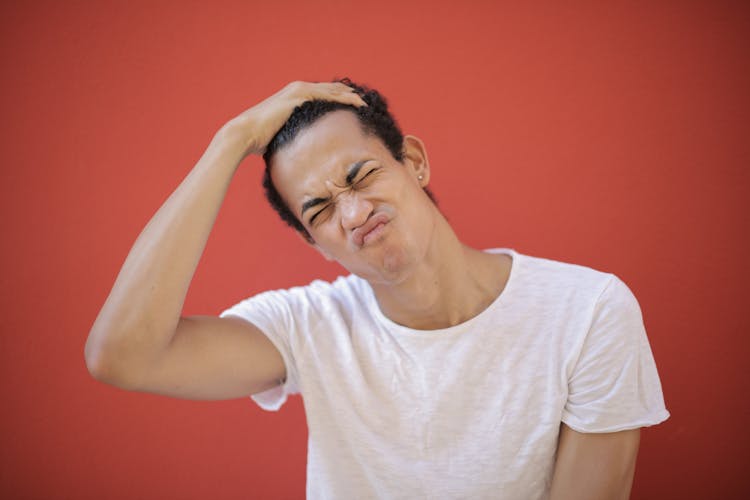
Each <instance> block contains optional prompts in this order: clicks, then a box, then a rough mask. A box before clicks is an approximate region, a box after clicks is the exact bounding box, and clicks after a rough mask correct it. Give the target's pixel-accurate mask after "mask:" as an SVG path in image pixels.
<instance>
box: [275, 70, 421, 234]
mask: <svg viewBox="0 0 750 500" xmlns="http://www.w3.org/2000/svg"><path fill="white" fill-rule="evenodd" d="M339 81H340V82H341V83H344V84H346V85H348V86H349V87H351V88H352V89H354V91H355V92H356V93H357V94H359V95H360V97H362V99H363V100H364V101H365V102H366V103H367V106H361V107H355V106H351V105H348V104H342V103H339V102H332V101H322V100H313V101H307V102H305V103H303V104H302V105H300V106H297V107H296V108H295V109H294V111H293V112H292V114H291V116H290V117H289V119H288V120H287V121H286V123H285V124H284V126H283V127H281V129H280V130H279V131H278V132H277V133H276V135H275V136H274V137H273V139H271V142H270V143H269V144H268V146H267V147H266V150H265V152H264V153H263V160H264V161H265V164H266V168H265V171H264V174H263V188H264V190H265V194H266V198H267V199H268V202H269V203H270V204H271V206H272V207H273V209H274V210H276V212H277V213H278V214H279V216H280V217H281V219H282V220H283V221H284V222H286V223H287V224H288V225H290V226H291V227H293V228H294V229H295V230H297V231H298V232H299V233H300V234H301V235H302V236H303V237H304V238H305V239H306V240H307V241H308V242H309V243H313V242H314V240H313V238H312V237H311V235H310V233H309V232H308V231H307V229H306V228H305V226H304V224H302V222H301V221H300V220H299V218H298V217H297V216H296V215H295V214H294V212H293V211H292V210H290V208H289V206H288V205H287V203H286V202H285V201H284V200H283V198H282V197H281V195H280V193H279V191H278V190H277V188H276V186H275V185H274V183H273V181H272V179H271V168H272V164H273V158H274V155H275V154H276V153H277V152H278V151H279V150H281V149H283V148H284V147H285V146H287V145H288V144H290V143H291V142H293V141H294V139H295V138H296V137H297V136H298V135H299V133H300V132H301V131H303V130H304V129H306V128H307V127H309V126H310V125H312V124H313V123H314V122H316V121H317V120H318V119H320V118H321V117H323V116H325V115H326V114H328V113H331V112H333V111H338V110H348V111H350V112H351V113H353V114H354V115H355V116H356V117H357V119H358V121H359V125H360V126H361V128H362V131H363V132H365V133H366V134H371V135H373V136H375V137H377V138H378V139H380V141H381V142H382V143H383V145H384V146H385V147H386V148H387V149H388V151H389V152H390V154H391V155H392V157H393V158H394V159H395V160H397V161H399V162H400V161H402V160H403V154H404V151H403V147H404V135H403V134H402V133H401V130H400V129H399V126H398V124H397V123H396V121H395V119H394V118H393V116H392V115H391V113H390V111H389V110H388V104H387V102H386V100H385V98H384V97H383V96H381V95H380V93H378V91H377V90H374V89H369V88H367V87H364V86H361V85H357V84H356V83H354V82H352V81H351V80H349V79H348V78H344V79H342V80H339ZM424 191H425V193H427V195H428V196H429V197H430V199H432V201H433V202H435V203H436V200H435V197H434V195H433V194H432V192H431V191H430V190H429V188H428V187H426V186H425V187H424Z"/></svg>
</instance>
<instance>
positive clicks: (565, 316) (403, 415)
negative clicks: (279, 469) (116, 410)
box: [86, 80, 669, 499]
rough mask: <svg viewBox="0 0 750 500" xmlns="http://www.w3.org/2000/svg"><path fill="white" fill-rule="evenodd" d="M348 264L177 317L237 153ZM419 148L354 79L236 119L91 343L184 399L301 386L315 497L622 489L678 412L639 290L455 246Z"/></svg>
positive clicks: (134, 382)
mask: <svg viewBox="0 0 750 500" xmlns="http://www.w3.org/2000/svg"><path fill="white" fill-rule="evenodd" d="M260 153H263V154H264V158H265V160H266V179H265V182H264V184H265V186H266V190H267V195H268V197H269V200H270V201H271V203H272V205H273V206H274V207H275V208H276V209H277V210H278V211H279V213H280V214H281V216H282V218H283V219H284V220H286V221H287V222H288V223H289V224H290V225H292V226H293V227H295V228H296V229H297V230H298V231H299V232H300V234H301V235H302V236H303V237H304V238H305V239H306V240H307V241H308V242H309V243H310V245H311V246H313V247H314V248H315V249H316V250H318V251H319V252H320V253H321V254H322V255H323V256H325V257H326V258H328V259H334V260H336V261H338V262H339V263H340V264H342V265H343V266H344V267H345V268H346V269H347V270H348V271H350V272H351V273H352V274H351V275H350V276H346V277H341V278H339V279H338V280H336V281H335V282H333V283H324V282H321V281H316V282H313V283H312V284H310V285H309V286H306V287H297V288H293V289H290V290H280V291H272V292H265V293H263V294H260V295H258V296H256V297H253V298H250V299H248V300H246V301H243V302H242V303H240V304H237V305H236V306H234V307H233V308H231V309H229V310H227V311H225V312H224V313H223V314H222V315H221V317H220V318H212V317H181V309H182V304H183V300H184V297H185V294H186V293H187V289H188V285H189V283H190V280H191V277H192V275H193V272H194V271H195V268H196V266H197V264H198V260H199V258H200V255H201V253H202V251H203V247H204V245H205V243H206V240H207V238H208V235H209V232H210V230H211V227H212V225H213V222H214V219H215V217H216V214H217V212H218V210H219V206H220V205H221V202H222V200H223V198H224V195H225V193H226V189H227V186H228V185H229V182H230V180H231V178H232V175H233V173H234V171H235V170H236V168H237V166H238V165H239V163H240V162H241V160H242V159H243V158H244V157H245V156H247V155H248V154H260ZM429 180H430V164H429V161H428V159H427V154H426V150H425V146H424V144H422V142H421V141H420V140H419V139H418V138H416V137H414V136H409V135H407V136H403V135H402V134H401V132H400V130H399V129H398V127H397V126H396V124H395V122H394V121H393V119H392V117H391V115H390V113H389V111H388V109H387V106H386V104H385V101H384V100H383V99H382V98H381V97H380V95H379V94H378V93H377V92H375V91H370V90H368V89H365V88H362V87H359V86H357V85H355V84H353V83H351V82H349V81H348V80H345V81H342V82H334V83H301V82H296V83H292V84H290V85H288V86H287V87H285V88H284V89H283V90H281V91H280V92H279V93H277V94H275V95H273V96H271V97H270V98H268V99H266V100H265V101H263V102H261V103H260V104H258V105H257V106H255V107H253V108H251V109H249V110H247V111H245V112H244V113H242V114H241V115H239V116H238V117H236V118H235V119H233V120H231V121H230V122H229V123H227V124H226V125H225V126H224V127H223V128H222V129H221V130H220V131H219V132H218V133H217V134H216V136H215V137H214V139H213V140H212V142H211V144H210V145H209V147H208V149H207V150H206V152H205V154H204V155H203V156H202V158H201V159H200V160H199V162H198V164H197V165H196V166H195V167H194V169H193V170H192V171H191V172H190V174H189V175H188V176H187V178H186V179H185V180H184V181H183V182H182V184H181V185H180V186H179V187H178V188H177V190H176V191H175V192H174V193H173V194H172V196H171V197H170V198H169V199H168V200H167V201H166V202H165V204H164V205H163V206H162V207H161V209H160V210H159V211H158V212H157V214H156V215H155V216H154V217H153V219H152V220H151V221H150V222H149V224H148V225H147V226H146V228H145V229H144V231H143V233H142V234H141V235H140V236H139V238H138V240H137V241H136V243H135V245H134V246H133V249H132V250H131V252H130V254H129V256H128V258H127V260H126V262H125V264H124V265H123V268H122V271H121V272H120V275H119V276H118V278H117V281H116V282H115V285H114V288H113V290H112V293H111V294H110V296H109V297H108V299H107V301H106V303H105V304H104V306H103V308H102V310H101V312H100V314H99V316H98V318H97V320H96V322H95V324H94V326H93V327H92V330H91V333H90V336H89V340H88V342H87V345H86V362H87V364H88V366H89V369H90V371H91V373H92V374H93V375H94V376H95V377H96V378H98V379H100V380H103V381H105V382H108V383H112V384H115V385H117V386H120V387H123V388H127V389H132V390H139V391H149V392H154V393H159V394H165V395H170V396H175V397H183V398H192V399H223V398H234V397H242V396H245V395H248V394H252V395H253V397H254V399H255V400H256V401H257V402H258V403H259V404H260V405H261V406H263V407H264V408H267V409H277V408H278V407H279V406H280V405H281V404H283V402H284V401H285V399H286V396H287V394H290V393H295V392H300V393H301V394H302V396H303V400H304V403H305V411H306V415H307V420H308V427H309V434H310V438H309V444H308V446H309V452H308V485H307V493H308V496H309V497H310V498H424V497H432V498H519V499H531V498H553V499H588V498H591V499H604V498H607V499H609V498H613V499H614V498H627V497H628V496H629V492H630V487H631V483H632V479H633V474H634V469H635V459H636V455H637V451H638V444H639V428H640V427H643V426H647V425H653V424H656V423H659V422H661V421H663V420H665V419H666V418H667V417H668V415H669V414H668V412H667V411H666V409H665V408H664V403H663V399H662V394H661V387H660V384H659V379H658V375H657V372H656V367H655V365H654V361H653V358H652V355H651V351H650V348H649V345H648V340H647V338H646V336H645V331H644V329H643V324H642V320H641V316H640V310H639V308H638V304H637V302H636V300H635V298H634V297H633V296H632V294H631V293H630V291H629V290H628V288H627V287H626V286H625V285H624V283H622V281H620V280H619V279H618V278H616V277H615V276H613V275H611V274H605V273H600V272H598V271H594V270H592V269H588V268H584V267H581V266H574V265H570V264H563V263H559V262H553V261H549V260H545V259H539V258H534V257H529V256H525V255H521V254H519V253H518V252H515V251H513V250H508V249H499V250H494V251H487V252H483V251H478V250H475V249H472V248H469V247H467V246H465V245H463V244H462V243H461V242H460V241H459V240H458V238H457V237H456V235H455V233H454V232H453V230H452V228H451V227H450V225H449V224H448V222H447V221H446V220H445V218H444V217H443V216H442V215H441V213H440V211H439V210H438V209H437V207H436V206H435V204H434V203H433V200H432V199H431V196H430V194H429V192H428V191H427V190H426V189H427V185H428V183H429Z"/></svg>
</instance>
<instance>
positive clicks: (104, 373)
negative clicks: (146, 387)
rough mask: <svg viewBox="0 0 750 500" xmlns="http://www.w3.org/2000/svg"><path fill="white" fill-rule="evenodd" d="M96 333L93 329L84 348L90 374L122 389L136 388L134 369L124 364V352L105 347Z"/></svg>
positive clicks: (100, 380)
mask: <svg viewBox="0 0 750 500" xmlns="http://www.w3.org/2000/svg"><path fill="white" fill-rule="evenodd" d="M95 339H96V335H95V334H94V332H93V331H92V333H91V334H90V335H89V339H88V341H87V342H86V346H85V348H84V360H85V362H86V369H87V370H88V372H89V374H90V375H91V376H92V377H93V378H94V379H96V380H97V381H99V382H102V383H105V384H108V385H113V386H115V387H119V388H120V389H126V390H136V389H137V383H136V382H135V380H134V377H133V374H134V373H135V372H134V371H133V370H132V369H129V368H127V367H126V366H124V364H123V362H122V353H118V352H117V351H116V350H115V351H114V352H113V351H112V349H105V348H104V347H103V346H101V345H99V343H98V342H96V340H95Z"/></svg>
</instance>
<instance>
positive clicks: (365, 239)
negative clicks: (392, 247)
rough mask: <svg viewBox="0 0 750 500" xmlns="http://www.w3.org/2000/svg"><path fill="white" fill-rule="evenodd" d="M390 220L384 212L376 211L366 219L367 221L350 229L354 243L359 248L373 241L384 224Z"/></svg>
mask: <svg viewBox="0 0 750 500" xmlns="http://www.w3.org/2000/svg"><path fill="white" fill-rule="evenodd" d="M388 222H390V219H389V218H388V216H387V215H386V214H384V213H378V214H375V215H373V216H372V217H370V218H369V219H367V221H366V222H365V223H364V224H362V225H361V226H359V227H358V228H357V229H355V230H354V231H352V240H353V241H354V244H355V245H356V246H357V247H359V248H361V247H363V246H365V245H367V244H368V243H371V242H373V241H375V240H376V239H377V238H378V237H379V236H380V235H381V234H383V232H384V231H385V226H386V224H388Z"/></svg>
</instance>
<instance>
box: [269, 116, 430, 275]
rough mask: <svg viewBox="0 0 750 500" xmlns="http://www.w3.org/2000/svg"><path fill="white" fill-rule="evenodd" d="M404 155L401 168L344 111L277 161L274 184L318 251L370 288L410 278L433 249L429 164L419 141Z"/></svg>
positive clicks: (303, 135) (408, 141)
mask: <svg viewBox="0 0 750 500" xmlns="http://www.w3.org/2000/svg"><path fill="white" fill-rule="evenodd" d="M404 151H405V154H404V159H403V160H402V161H401V162H399V161H397V160H396V159H394V158H393V156H392V155H391V153H390V152H389V151H388V149H387V148H386V147H385V145H384V144H383V143H382V141H381V140H380V139H379V138H378V137H377V136H374V135H370V134H366V133H365V132H364V131H363V130H362V127H361V126H360V124H359V121H358V119H357V117H356V116H355V115H354V114H353V113H351V112H349V111H345V110H339V111H334V112H331V113H328V114H326V115H325V116H323V117H321V118H320V119H318V120H317V121H315V122H314V123H313V124H312V125H310V126H309V127H307V128H306V129H304V130H303V131H302V132H300V134H299V135H298V136H297V137H296V138H295V139H294V140H293V141H292V142H291V143H290V144H288V145H286V146H285V147H283V148H282V149H280V150H279V151H277V152H276V153H275V155H274V157H273V159H272V166H271V178H272V180H273V183H274V185H275V186H276V189H277V190H278V191H279V193H280V194H281V196H282V198H283V199H284V201H285V202H286V203H287V206H289V208H290V209H291V210H292V212H294V213H295V215H296V216H297V218H298V219H299V220H300V221H301V222H302V224H303V225H304V226H305V228H306V229H307V231H308V232H309V234H310V236H311V237H312V239H313V245H314V246H315V247H316V248H317V249H318V250H319V251H320V252H321V253H322V254H323V255H324V256H326V257H327V258H329V259H332V260H336V261H338V262H339V263H340V264H341V265H343V266H344V267H345V268H346V269H347V270H349V271H350V272H352V273H354V274H357V275H359V276H361V277H362V278H365V279H367V280H368V281H370V282H371V283H378V284H389V283H395V282H399V281H401V280H404V279H406V278H407V277H408V275H409V274H410V273H411V272H412V271H413V270H414V268H415V266H417V265H418V264H419V263H420V262H421V261H422V260H423V259H424V258H425V256H426V254H427V252H428V249H429V246H430V244H431V240H432V235H433V231H434V228H435V223H436V214H437V209H436V207H435V206H434V204H433V203H432V201H431V200H430V199H429V198H428V196H427V195H426V194H425V192H424V191H423V189H422V188H423V187H424V186H426V185H427V182H428V181H429V164H428V162H427V157H426V154H425V152H424V147H423V146H422V143H421V141H419V139H417V138H415V137H410V136H407V137H405V140H404ZM420 176H421V177H422V179H419V177H420Z"/></svg>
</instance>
